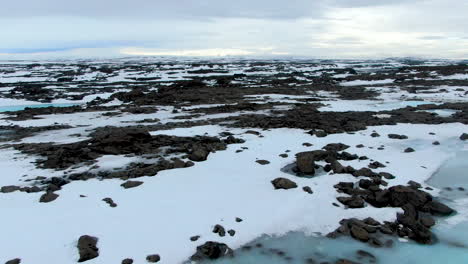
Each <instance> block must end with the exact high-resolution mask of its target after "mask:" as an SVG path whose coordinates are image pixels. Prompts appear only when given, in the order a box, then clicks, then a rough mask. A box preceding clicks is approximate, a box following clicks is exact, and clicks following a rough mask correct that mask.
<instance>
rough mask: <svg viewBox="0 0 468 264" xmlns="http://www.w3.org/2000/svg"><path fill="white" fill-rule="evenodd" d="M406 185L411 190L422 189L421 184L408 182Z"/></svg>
mask: <svg viewBox="0 0 468 264" xmlns="http://www.w3.org/2000/svg"><path fill="white" fill-rule="evenodd" d="M408 185H409V186H410V187H411V188H413V189H419V188H422V186H421V184H420V183H417V182H415V181H409V182H408Z"/></svg>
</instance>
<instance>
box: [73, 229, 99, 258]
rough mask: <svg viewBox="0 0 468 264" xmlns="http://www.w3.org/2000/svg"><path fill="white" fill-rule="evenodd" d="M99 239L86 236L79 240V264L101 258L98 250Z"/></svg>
mask: <svg viewBox="0 0 468 264" xmlns="http://www.w3.org/2000/svg"><path fill="white" fill-rule="evenodd" d="M97 242H98V239H97V238H96V237H92V236H88V235H84V236H81V237H80V238H79V239H78V245H77V247H78V253H79V254H80V259H79V260H78V262H84V261H87V260H90V259H94V258H97V257H98V256H99V249H98V248H97Z"/></svg>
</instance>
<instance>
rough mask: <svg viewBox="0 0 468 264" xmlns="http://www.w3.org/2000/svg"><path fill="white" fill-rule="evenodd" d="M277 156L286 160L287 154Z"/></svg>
mask: <svg viewBox="0 0 468 264" xmlns="http://www.w3.org/2000/svg"><path fill="white" fill-rule="evenodd" d="M279 156H280V157H282V158H287V157H288V154H285V153H284V154H279Z"/></svg>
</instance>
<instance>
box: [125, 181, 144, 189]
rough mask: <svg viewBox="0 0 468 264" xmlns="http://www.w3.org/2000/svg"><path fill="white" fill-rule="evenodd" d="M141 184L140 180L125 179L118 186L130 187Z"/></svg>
mask: <svg viewBox="0 0 468 264" xmlns="http://www.w3.org/2000/svg"><path fill="white" fill-rule="evenodd" d="M142 184H143V182H142V181H126V182H124V183H122V184H120V186H122V187H124V188H125V189H130V188H135V187H138V186H140V185H142Z"/></svg>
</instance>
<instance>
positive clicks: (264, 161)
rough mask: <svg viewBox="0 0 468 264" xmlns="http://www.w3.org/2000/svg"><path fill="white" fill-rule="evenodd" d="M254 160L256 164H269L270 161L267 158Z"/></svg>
mask: <svg viewBox="0 0 468 264" xmlns="http://www.w3.org/2000/svg"><path fill="white" fill-rule="evenodd" d="M255 162H257V163H258V164H260V165H267V164H270V162H269V161H268V160H256V161H255Z"/></svg>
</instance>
